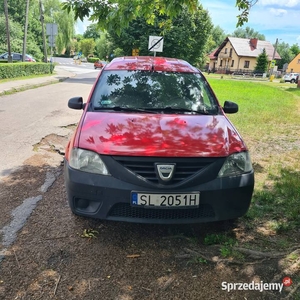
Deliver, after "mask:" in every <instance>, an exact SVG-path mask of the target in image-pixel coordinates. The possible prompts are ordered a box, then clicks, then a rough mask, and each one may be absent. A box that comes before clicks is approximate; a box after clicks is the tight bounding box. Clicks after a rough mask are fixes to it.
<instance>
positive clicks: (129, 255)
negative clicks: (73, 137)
mask: <svg viewBox="0 0 300 300" xmlns="http://www.w3.org/2000/svg"><path fill="white" fill-rule="evenodd" d="M66 141H67V138H66V137H59V136H53V135H50V136H47V137H45V138H44V139H43V140H42V141H41V142H40V143H38V144H37V145H35V149H36V151H37V154H36V155H34V156H33V157H31V158H30V159H29V160H27V161H26V162H25V164H24V167H23V168H22V169H21V170H19V171H17V172H15V173H14V174H12V176H10V177H9V178H7V179H6V180H5V181H4V182H3V184H1V186H0V200H1V207H2V214H1V219H0V228H2V227H3V226H4V225H6V224H8V223H9V222H10V220H11V215H10V212H11V211H12V210H13V208H15V207H17V206H19V205H20V204H21V203H22V201H23V200H24V199H26V198H28V197H35V196H39V195H41V196H42V200H41V201H40V202H39V203H38V205H37V207H36V208H35V209H34V211H33V212H32V214H31V216H30V218H29V219H28V221H27V223H26V224H25V226H24V227H23V228H22V229H21V230H20V231H19V234H18V238H17V240H16V241H15V243H14V244H13V245H12V246H11V247H9V249H6V250H5V256H4V257H5V258H4V260H3V261H2V262H0V298H1V299H3V300H11V299H24V300H34V299H76V300H77V299H87V300H92V299H95V300H96V299H97V300H98V299H108V300H110V299H112V300H140V299H149V300H150V299H151V300H152V299H153V300H157V299H166V300H168V299H170V300H171V299H172V300H174V299H175V300H176V299H178V300H179V299H180V300H182V299H190V300H199V299H205V300H206V299H255V300H256V299H266V300H269V299H272V300H273V299H275V300H276V299H283V298H285V297H289V299H300V295H299V285H300V284H299V281H300V280H299V278H300V270H299V269H300V260H299V254H300V253H299V243H300V231H299V229H295V230H292V231H289V232H288V233H286V234H281V235H278V234H276V232H274V231H272V230H270V228H268V226H266V224H264V223H263V222H261V223H256V224H251V223H249V221H248V220H247V218H242V219H240V220H239V221H237V222H235V223H233V222H220V223H211V224H210V223H208V224H197V225H180V226H179V225H172V226H170V225H145V224H130V223H122V222H103V221H99V220H94V219H87V218H81V217H77V216H74V215H73V214H72V213H71V211H70V209H69V206H68V203H67V197H66V192H65V188H64V180H63V175H62V165H61V162H62V155H61V154H59V153H62V151H63V150H59V149H64V146H65V144H66ZM58 150H59V151H58ZM254 168H255V170H256V172H257V173H258V174H263V173H264V172H265V171H264V170H265V168H267V164H266V162H264V161H262V160H260V159H258V157H257V158H255V164H254ZM49 173H51V174H55V176H57V180H56V181H55V183H54V184H53V185H52V186H51V187H50V188H49V189H48V190H47V191H46V192H45V191H43V189H42V188H41V187H42V186H43V185H44V183H45V180H46V178H47V174H49ZM208 237H209V239H208ZM224 237H225V238H226V239H225V240H222V239H223V238H224ZM1 250H4V249H3V246H1V248H0V251H1ZM228 251H230V253H228ZM287 276H288V277H290V278H292V280H293V281H294V283H293V284H292V285H291V286H290V287H287V286H286V287H283V290H282V292H281V293H280V292H279V291H278V290H277V291H269V290H264V291H262V292H261V291H259V290H257V289H259V288H261V286H262V284H264V283H267V284H268V283H270V284H271V283H273V284H275V283H280V284H281V283H282V281H283V278H285V277H287ZM234 283H236V286H235V289H236V290H231V291H228V290H229V288H233V284H234ZM238 283H241V284H252V289H253V287H254V285H255V286H256V290H245V288H244V290H238V289H239V288H243V286H242V285H240V284H238ZM250 288H251V286H250ZM273 288H274V286H273Z"/></svg>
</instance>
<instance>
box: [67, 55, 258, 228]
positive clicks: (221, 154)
mask: <svg viewBox="0 0 300 300" xmlns="http://www.w3.org/2000/svg"><path fill="white" fill-rule="evenodd" d="M68 106H69V107H70V108H72V109H82V110H83V113H82V116H81V119H80V121H79V123H78V126H77V129H76V131H75V133H74V135H73V137H72V139H71V140H70V141H69V143H68V145H67V147H66V152H65V160H64V177H65V185H66V191H67V197H68V202H69V205H70V208H71V210H72V212H73V213H74V214H76V215H80V216H86V217H93V218H98V219H106V220H115V221H126V222H139V223H160V224H172V223H178V224H179V223H181V224H182V223H200V222H211V221H220V220H230V219H236V218H238V217H241V216H243V215H244V214H246V212H247V210H248V208H249V205H250V202H251V197H252V193H253V188H254V171H253V168H252V164H251V159H250V155H249V152H248V149H247V147H246V145H245V143H244V141H243V140H242V138H241V136H240V134H239V133H238V131H237V129H236V128H235V127H234V126H233V124H232V123H231V122H230V121H229V119H228V118H227V114H230V113H236V112H237V111H238V105H237V104H236V103H233V102H231V101H225V102H224V105H223V106H221V105H220V104H219V102H218V99H217V97H216V95H215V94H214V92H213V90H212V89H211V87H210V85H209V83H208V82H207V80H206V79H205V77H204V76H203V74H202V73H201V71H199V70H198V69H197V68H196V67H194V66H192V65H191V64H189V63H188V62H186V61H184V60H180V59H175V58H164V57H148V56H145V57H138V56H134V57H120V58H115V59H113V60H112V61H111V62H110V63H108V64H107V65H105V66H104V67H103V69H101V71H100V73H99V75H98V77H97V79H96V81H95V83H94V86H93V88H92V90H91V93H90V96H89V98H88V99H87V101H86V102H85V103H84V102H83V99H82V97H74V98H71V99H70V100H69V102H68Z"/></svg>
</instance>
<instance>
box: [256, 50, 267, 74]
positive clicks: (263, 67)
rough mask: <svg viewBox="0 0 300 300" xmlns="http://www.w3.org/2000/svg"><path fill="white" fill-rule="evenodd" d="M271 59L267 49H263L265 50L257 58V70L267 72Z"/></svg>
mask: <svg viewBox="0 0 300 300" xmlns="http://www.w3.org/2000/svg"><path fill="white" fill-rule="evenodd" d="M268 64H269V59H268V55H267V53H266V49H263V52H262V53H261V54H260V55H258V57H257V59H256V66H255V68H254V71H255V72H259V73H265V72H266V71H267V69H268Z"/></svg>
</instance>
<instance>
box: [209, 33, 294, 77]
mask: <svg viewBox="0 0 300 300" xmlns="http://www.w3.org/2000/svg"><path fill="white" fill-rule="evenodd" d="M263 49H265V50H266V53H267V55H268V58H269V68H271V66H272V65H271V62H272V60H279V59H281V57H280V55H279V54H278V53H277V51H276V49H275V48H274V46H273V45H272V44H271V43H270V42H267V41H261V40H258V39H256V38H252V39H242V38H237V37H227V38H226V39H225V40H224V41H223V43H222V44H221V45H220V47H219V48H217V49H216V50H214V51H213V52H212V53H211V54H210V55H209V65H208V69H209V70H211V71H214V72H217V73H233V72H247V73H248V72H249V73H251V72H253V71H254V69H255V66H256V59H257V57H258V56H259V55H260V54H261V53H262V51H263ZM299 66H300V65H299Z"/></svg>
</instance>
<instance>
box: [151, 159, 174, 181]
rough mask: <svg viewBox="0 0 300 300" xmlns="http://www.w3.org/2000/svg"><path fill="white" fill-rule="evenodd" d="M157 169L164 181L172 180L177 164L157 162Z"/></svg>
mask: <svg viewBox="0 0 300 300" xmlns="http://www.w3.org/2000/svg"><path fill="white" fill-rule="evenodd" d="M155 165H156V170H157V174H158V176H159V178H160V179H161V180H162V181H164V182H167V181H170V180H172V178H173V175H174V173H175V167H176V164H175V163H174V164H160V163H156V164H155Z"/></svg>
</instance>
